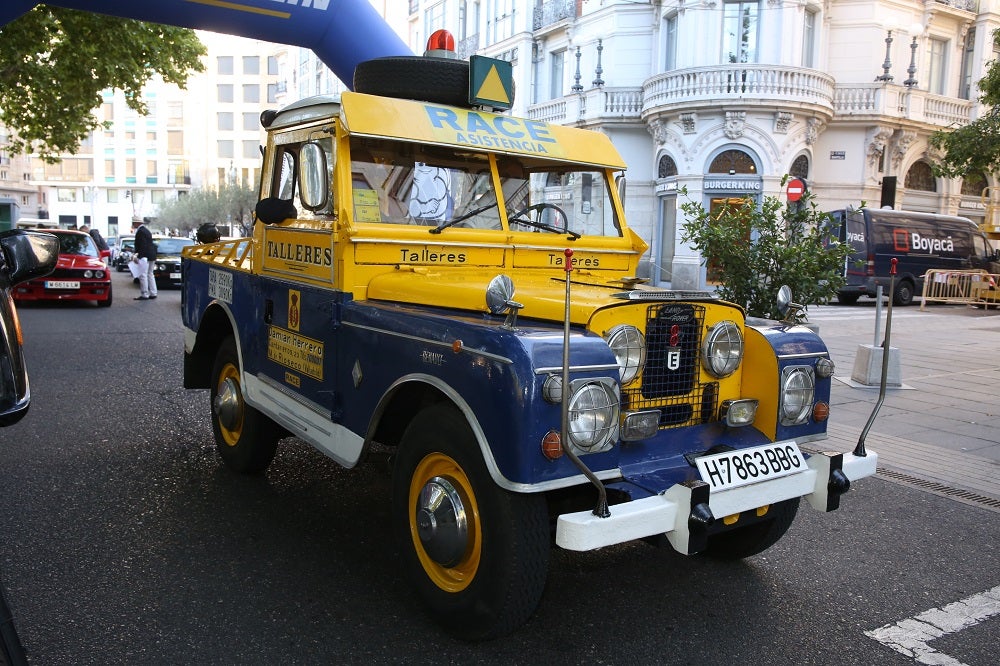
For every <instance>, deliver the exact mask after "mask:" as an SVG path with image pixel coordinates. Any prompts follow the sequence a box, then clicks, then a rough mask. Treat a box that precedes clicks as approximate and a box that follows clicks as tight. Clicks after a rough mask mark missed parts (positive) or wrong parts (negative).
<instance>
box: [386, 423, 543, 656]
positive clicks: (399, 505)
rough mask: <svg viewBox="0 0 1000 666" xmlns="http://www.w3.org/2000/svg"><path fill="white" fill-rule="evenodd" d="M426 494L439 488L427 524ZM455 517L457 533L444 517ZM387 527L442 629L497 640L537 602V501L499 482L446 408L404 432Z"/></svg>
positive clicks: (540, 546) (539, 586) (540, 557)
mask: <svg viewBox="0 0 1000 666" xmlns="http://www.w3.org/2000/svg"><path fill="white" fill-rule="evenodd" d="M425 490H436V491H439V492H443V493H444V495H443V496H444V498H445V501H442V502H439V503H436V504H435V507H437V509H438V510H437V512H435V513H433V518H434V519H435V520H434V522H433V524H432V523H431V522H430V521H429V520H428V518H429V517H430V516H431V513H430V512H429V511H428V510H427V507H426V506H424V509H423V510H420V509H421V506H422V500H421V496H422V493H423V492H424V491H425ZM460 513H464V516H465V518H466V521H465V528H464V529H463V528H462V527H461V523H460V522H449V519H454V518H455V517H456V515H458V514H460ZM392 526H393V533H394V536H395V537H396V539H397V543H398V545H399V548H400V552H401V554H402V564H403V570H404V572H405V575H406V577H407V578H408V579H409V581H410V582H411V583H412V585H413V586H414V588H415V589H416V592H417V594H418V596H419V597H420V599H421V601H422V602H423V603H424V604H425V605H426V606H427V607H428V609H429V611H430V613H431V615H432V616H433V618H434V619H435V620H436V621H437V622H439V623H440V624H441V625H442V626H443V627H444V628H445V630H446V631H448V632H449V633H451V634H453V635H455V636H457V637H459V638H462V639H464V640H486V639H490V638H496V637H499V636H503V635H506V634H509V633H510V632H512V631H514V630H515V629H516V628H518V627H519V626H521V625H522V624H523V623H524V622H525V621H527V619H528V618H529V617H530V616H531V614H532V613H533V612H534V611H535V608H536V607H537V606H538V602H539V600H540V599H541V596H542V590H543V589H544V587H545V578H546V576H547V574H548V559H549V549H550V536H549V526H548V511H547V508H546V503H545V499H544V498H543V497H541V496H539V495H529V494H521V493H512V492H508V491H506V490H503V489H502V488H499V487H498V486H497V485H496V483H494V481H493V479H492V478H491V477H490V475H489V472H488V471H487V469H486V465H485V463H484V462H483V459H482V454H481V453H480V450H479V447H478V445H477V443H476V441H475V438H474V437H473V435H472V432H471V430H470V429H469V426H468V423H466V421H465V419H464V418H463V417H462V416H461V414H459V412H458V411H457V410H455V409H454V408H452V407H450V406H446V405H441V406H434V407H430V408H428V409H426V410H424V411H423V412H421V413H420V414H418V415H417V417H416V418H414V420H413V421H412V422H411V423H410V425H409V426H408V427H407V429H406V432H405V433H404V434H403V440H402V443H401V445H400V450H399V453H398V455H397V457H396V463H395V467H394V469H393V479H392ZM421 526H423V530H421ZM421 532H422V533H421Z"/></svg>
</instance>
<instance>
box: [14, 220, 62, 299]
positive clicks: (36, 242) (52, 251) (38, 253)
mask: <svg viewBox="0 0 1000 666" xmlns="http://www.w3.org/2000/svg"><path fill="white" fill-rule="evenodd" d="M0 248H2V251H3V263H4V266H5V267H6V269H7V271H6V272H7V280H8V283H9V284H10V285H11V286H13V285H15V284H20V283H21V282H26V281H27V280H32V279H34V278H38V277H42V276H45V275H48V274H49V273H51V272H52V271H53V270H55V267H56V261H57V260H58V259H59V239H58V238H56V237H55V236H53V235H52V234H47V233H44V232H41V231H27V230H25V229H13V230H11V231H7V232H4V233H2V234H0Z"/></svg>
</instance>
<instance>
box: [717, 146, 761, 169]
mask: <svg viewBox="0 0 1000 666" xmlns="http://www.w3.org/2000/svg"><path fill="white" fill-rule="evenodd" d="M708 172H709V173H729V174H736V173H751V174H755V173H757V165H756V164H755V163H754V161H753V158H752V157H750V156H749V155H747V154H746V153H745V152H743V151H742V150H736V149H732V150H724V151H722V152H721V153H719V154H718V155H716V156H715V159H714V160H712V164H711V165H710V166H709V167H708Z"/></svg>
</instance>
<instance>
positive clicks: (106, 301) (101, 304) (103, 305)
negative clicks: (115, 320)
mask: <svg viewBox="0 0 1000 666" xmlns="http://www.w3.org/2000/svg"><path fill="white" fill-rule="evenodd" d="M113 295H114V292H113V291H112V289H111V287H108V297H107V298H105V299H104V300H103V301H97V306H98V307H101V308H110V307H111V298H112V296H113Z"/></svg>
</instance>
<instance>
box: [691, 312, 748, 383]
mask: <svg viewBox="0 0 1000 666" xmlns="http://www.w3.org/2000/svg"><path fill="white" fill-rule="evenodd" d="M701 358H702V362H703V363H704V364H705V369H706V370H708V372H709V374H711V375H712V376H714V377H719V378H722V377H728V376H729V375H731V374H733V373H734V372H736V368H738V367H740V361H741V360H743V335H741V334H740V327H739V326H737V325H736V324H735V322H731V321H720V322H719V323H718V324H716V325H715V326H713V327H712V328H711V330H709V332H708V335H706V336H705V342H704V344H703V345H702V348H701Z"/></svg>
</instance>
